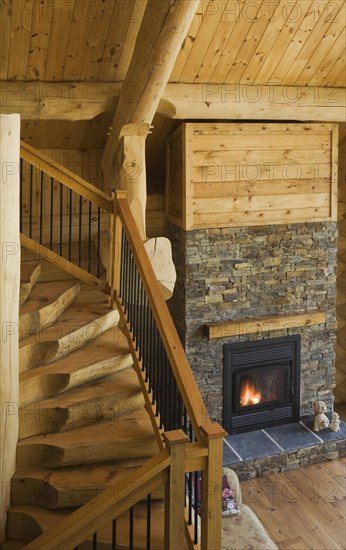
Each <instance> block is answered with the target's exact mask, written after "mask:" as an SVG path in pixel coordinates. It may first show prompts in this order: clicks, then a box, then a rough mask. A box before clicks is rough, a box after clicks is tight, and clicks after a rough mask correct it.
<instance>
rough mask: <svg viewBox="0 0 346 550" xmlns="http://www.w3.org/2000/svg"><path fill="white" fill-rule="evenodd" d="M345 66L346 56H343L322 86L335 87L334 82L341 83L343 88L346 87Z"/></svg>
mask: <svg viewBox="0 0 346 550" xmlns="http://www.w3.org/2000/svg"><path fill="white" fill-rule="evenodd" d="M345 64H346V59H345V54H343V56H342V57H340V58H339V59H338V61H337V62H336V63H335V65H334V67H333V68H332V69H331V70H330V72H329V73H328V74H327V76H326V77H325V79H324V81H323V82H322V85H323V86H334V82H340V84H341V85H342V86H344V87H346V73H345Z"/></svg>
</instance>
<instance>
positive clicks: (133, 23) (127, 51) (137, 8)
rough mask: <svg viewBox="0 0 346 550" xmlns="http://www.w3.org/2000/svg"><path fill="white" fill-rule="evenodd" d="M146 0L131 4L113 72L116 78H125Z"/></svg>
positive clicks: (137, 0) (138, 0)
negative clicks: (117, 62) (116, 64)
mask: <svg viewBox="0 0 346 550" xmlns="http://www.w3.org/2000/svg"><path fill="white" fill-rule="evenodd" d="M146 5H147V0H136V1H135V2H134V4H133V12H132V15H131V18H130V19H129V25H128V27H127V31H126V37H125V40H124V44H123V47H122V50H121V54H120V57H119V64H118V67H117V70H116V73H115V79H116V80H125V77H126V73H127V70H128V68H129V65H130V61H131V58H132V54H133V50H134V47H135V43H136V39H137V35H138V31H139V28H140V26H141V23H142V20H143V15H144V11H145V8H146Z"/></svg>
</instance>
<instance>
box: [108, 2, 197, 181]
mask: <svg viewBox="0 0 346 550" xmlns="http://www.w3.org/2000/svg"><path fill="white" fill-rule="evenodd" d="M198 4H199V0H189V2H186V1H184V0H160V2H157V1H155V0H150V1H149V2H148V4H147V6H146V9H145V12H144V16H143V20H142V24H141V27H140V29H139V32H138V35H137V40H136V45H135V49H134V52H133V56H132V59H131V62H130V66H129V69H128V71H127V75H126V78H125V82H124V85H123V86H122V88H121V91H120V96H119V101H118V105H117V108H116V110H115V114H114V117H113V123H112V127H113V131H112V133H111V135H110V136H109V137H108V140H107V143H106V147H105V150H104V153H103V156H102V162H101V165H102V169H103V171H104V174H105V178H106V184H107V180H108V185H112V183H113V182H114V172H115V168H114V165H115V163H116V161H117V152H118V147H119V140H120V138H121V137H122V129H123V127H124V126H126V125H132V124H144V125H145V124H146V125H148V129H149V126H150V124H151V122H152V120H153V118H154V115H155V112H156V109H157V106H158V104H159V101H160V99H161V96H162V94H163V92H164V89H165V87H166V84H167V82H168V79H169V77H170V74H171V72H172V69H173V66H174V63H175V60H176V57H177V55H178V53H179V51H180V48H181V45H182V43H183V40H184V38H185V36H186V33H187V31H188V29H189V26H190V24H191V22H192V19H193V17H194V14H195V11H196V9H197V6H198Z"/></svg>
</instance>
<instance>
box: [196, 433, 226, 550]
mask: <svg viewBox="0 0 346 550" xmlns="http://www.w3.org/2000/svg"><path fill="white" fill-rule="evenodd" d="M201 431H202V433H203V435H204V437H205V443H206V445H207V446H208V458H207V468H206V469H205V470H203V471H202V510H201V514H202V533H201V550H211V549H213V550H219V549H220V548H221V527H222V523H221V513H222V509H221V492H222V454H223V438H224V437H225V436H226V435H227V432H225V430H224V429H223V428H222V427H221V426H220V425H219V424H216V423H215V424H214V423H213V424H212V423H211V424H206V425H204V426H201Z"/></svg>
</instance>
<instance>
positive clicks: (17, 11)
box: [8, 0, 33, 80]
mask: <svg viewBox="0 0 346 550" xmlns="http://www.w3.org/2000/svg"><path fill="white" fill-rule="evenodd" d="M32 15H33V0H28V1H27V2H26V3H25V6H23V5H20V4H17V5H14V6H13V12H12V16H11V34H10V51H9V61H8V80H25V78H26V73H27V66H28V52H29V43H30V31H31V23H32Z"/></svg>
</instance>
